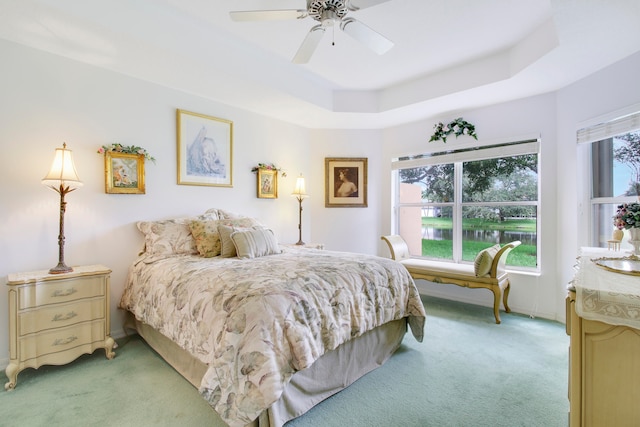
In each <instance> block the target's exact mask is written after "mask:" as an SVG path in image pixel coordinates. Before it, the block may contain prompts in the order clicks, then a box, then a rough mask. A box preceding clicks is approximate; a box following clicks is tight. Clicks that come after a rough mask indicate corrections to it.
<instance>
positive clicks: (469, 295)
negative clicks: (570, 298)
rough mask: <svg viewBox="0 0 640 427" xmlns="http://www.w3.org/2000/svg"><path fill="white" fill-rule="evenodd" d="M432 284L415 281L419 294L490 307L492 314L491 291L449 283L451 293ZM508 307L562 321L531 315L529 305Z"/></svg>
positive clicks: (552, 315)
mask: <svg viewBox="0 0 640 427" xmlns="http://www.w3.org/2000/svg"><path fill="white" fill-rule="evenodd" d="M421 282H422V283H421ZM432 285H433V286H429V283H428V282H425V281H424V280H420V281H416V287H417V288H418V292H419V293H420V295H426V296H430V297H435V298H442V299H446V300H451V301H459V302H463V303H465V304H473V305H479V306H482V307H488V308H490V309H491V313H490V314H491V316H493V294H492V293H491V291H489V290H487V289H468V288H462V287H456V286H455V285H451V286H452V287H454V289H452V290H454V292H456V293H455V294H453V293H452V292H447V291H446V289H445V288H444V287H443V286H442V284H439V283H438V284H432ZM483 291H484V292H483ZM474 294H476V295H474ZM476 296H477V298H476ZM509 308H511V312H512V313H518V314H524V315H526V316H529V317H532V318H536V317H539V318H542V319H546V320H553V321H555V322H560V323H564V322H563V321H561V320H559V319H557V318H556V314H555V313H547V312H541V311H537V312H536V313H535V314H534V315H532V314H531V307H518V306H517V305H516V306H514V305H513V304H511V302H509ZM500 313H501V316H502V313H504V311H503V309H502V308H501V309H500Z"/></svg>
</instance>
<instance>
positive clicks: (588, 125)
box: [576, 104, 640, 249]
mask: <svg viewBox="0 0 640 427" xmlns="http://www.w3.org/2000/svg"><path fill="white" fill-rule="evenodd" d="M630 132H640V104H634V105H630V106H628V107H626V108H623V109H620V110H617V111H613V112H610V113H607V114H604V115H602V116H599V117H595V118H592V119H589V120H587V121H585V122H582V123H580V124H578V126H577V130H576V143H577V146H578V147H577V148H578V157H579V158H581V159H582V160H581V164H582V165H583V168H582V170H583V171H584V174H583V182H586V183H587V185H584V187H582V188H581V189H579V193H578V194H582V200H583V203H584V205H583V206H588V209H587V212H586V215H585V216H586V218H584V216H583V218H584V219H586V221H584V222H585V223H586V226H587V227H588V229H586V230H585V229H583V232H584V233H583V236H586V239H588V240H587V241H585V240H584V238H585V237H583V238H582V239H581V241H580V242H578V243H579V244H580V245H587V246H592V245H593V244H594V242H597V241H598V240H599V236H597V235H596V224H595V221H596V218H594V211H595V207H596V205H603V204H620V203H629V202H634V201H637V200H638V197H635V196H619V197H593V194H594V191H593V190H594V189H593V157H592V149H591V147H592V146H593V143H595V142H598V141H602V140H606V139H609V138H613V137H615V136H617V135H621V134H625V133H630ZM611 226H612V231H613V223H612V224H611ZM623 240H624V239H623ZM623 249H624V248H623Z"/></svg>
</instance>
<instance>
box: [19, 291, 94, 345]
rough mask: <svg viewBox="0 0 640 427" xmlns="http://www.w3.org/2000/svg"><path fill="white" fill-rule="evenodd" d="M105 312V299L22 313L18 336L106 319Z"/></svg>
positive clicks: (57, 305)
mask: <svg viewBox="0 0 640 427" xmlns="http://www.w3.org/2000/svg"><path fill="white" fill-rule="evenodd" d="M104 311H105V301H104V298H94V299H91V300H82V301H77V302H72V303H69V304H56V305H49V306H46V307H43V308H38V309H31V310H26V311H23V312H21V313H20V314H19V317H18V335H19V336H23V335H27V334H32V333H34V332H40V331H44V330H47V329H55V328H63V327H65V326H69V325H75V324H77V323H82V322H86V321H89V320H94V319H104V316H105V313H104Z"/></svg>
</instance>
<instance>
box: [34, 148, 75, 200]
mask: <svg viewBox="0 0 640 427" xmlns="http://www.w3.org/2000/svg"><path fill="white" fill-rule="evenodd" d="M42 184H44V185H47V186H49V187H51V188H53V189H54V190H56V191H57V190H58V187H60V186H63V187H70V188H77V187H81V186H82V181H80V178H78V172H76V166H75V165H74V164H73V157H72V155H71V150H69V149H67V144H66V143H64V144H62V148H56V153H55V157H54V158H53V163H52V164H51V170H49V173H48V174H47V176H45V177H44V178H43V179H42Z"/></svg>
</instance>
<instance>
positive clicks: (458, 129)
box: [429, 117, 478, 143]
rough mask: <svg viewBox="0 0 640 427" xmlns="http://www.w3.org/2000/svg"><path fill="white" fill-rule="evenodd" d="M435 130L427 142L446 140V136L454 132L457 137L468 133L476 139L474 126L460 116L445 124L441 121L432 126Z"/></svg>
mask: <svg viewBox="0 0 640 427" xmlns="http://www.w3.org/2000/svg"><path fill="white" fill-rule="evenodd" d="M433 128H434V129H435V132H434V133H433V135H431V138H430V139H429V142H432V141H438V140H440V139H441V140H442V142H445V143H446V142H447V137H448V136H449V135H451V134H454V135H455V136H456V138H457V137H459V136H460V135H469V136H471V137H473V139H475V140H477V139H478V135H476V127H475V126H474V125H472V124H471V123H469V122H467V121H465V120H462V117H458V118H457V119H455V120H452V121H450V122H449V123H447V125H446V126H445V125H444V124H442V122H440V123H438V124H436V125H434V126H433Z"/></svg>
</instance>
